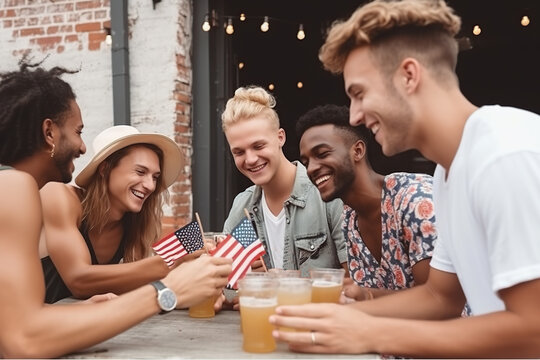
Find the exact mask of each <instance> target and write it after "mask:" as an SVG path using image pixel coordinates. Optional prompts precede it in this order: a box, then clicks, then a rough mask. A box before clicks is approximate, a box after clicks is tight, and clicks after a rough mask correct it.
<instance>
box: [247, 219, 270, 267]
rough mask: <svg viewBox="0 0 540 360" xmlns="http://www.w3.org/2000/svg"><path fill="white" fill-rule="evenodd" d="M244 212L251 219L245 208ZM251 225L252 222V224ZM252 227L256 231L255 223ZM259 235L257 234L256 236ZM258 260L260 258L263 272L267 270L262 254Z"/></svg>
mask: <svg viewBox="0 0 540 360" xmlns="http://www.w3.org/2000/svg"><path fill="white" fill-rule="evenodd" d="M244 214H246V217H247V218H248V219H249V220H251V216H249V211H247V209H246V208H244ZM252 225H253V224H252ZM253 229H254V230H255V233H257V228H256V227H255V225H253ZM258 236H259V235H258V234H257V237H258ZM259 260H261V263H262V266H263V269H264V272H268V268H267V267H266V264H265V263H264V260H263V257H262V255H261V256H260V257H259Z"/></svg>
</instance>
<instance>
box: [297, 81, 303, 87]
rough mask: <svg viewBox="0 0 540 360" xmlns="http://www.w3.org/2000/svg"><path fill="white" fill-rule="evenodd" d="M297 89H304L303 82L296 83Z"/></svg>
mask: <svg viewBox="0 0 540 360" xmlns="http://www.w3.org/2000/svg"><path fill="white" fill-rule="evenodd" d="M296 87H297V88H299V89H301V88H303V87H304V83H303V82H301V81H299V82H297V83H296Z"/></svg>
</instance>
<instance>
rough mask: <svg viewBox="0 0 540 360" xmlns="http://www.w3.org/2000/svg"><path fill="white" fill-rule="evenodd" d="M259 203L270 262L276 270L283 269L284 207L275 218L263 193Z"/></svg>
mask: <svg viewBox="0 0 540 360" xmlns="http://www.w3.org/2000/svg"><path fill="white" fill-rule="evenodd" d="M261 203H262V209H263V216H264V226H265V227H266V235H267V236H268V239H267V240H268V245H269V246H270V254H272V261H273V262H274V267H275V268H276V269H282V268H283V249H284V246H285V242H284V237H285V207H283V208H281V211H280V212H279V214H278V215H277V216H275V215H274V214H272V211H270V208H269V207H268V204H267V203H266V198H265V196H264V191H263V192H262V196H261Z"/></svg>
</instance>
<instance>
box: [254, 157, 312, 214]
mask: <svg viewBox="0 0 540 360" xmlns="http://www.w3.org/2000/svg"><path fill="white" fill-rule="evenodd" d="M292 163H293V164H294V165H296V177H295V180H294V185H293V190H292V192H291V195H290V196H289V198H288V199H287V200H286V201H285V204H289V203H290V204H292V205H294V206H298V207H301V208H304V207H306V200H307V195H308V191H309V183H310V180H309V179H308V176H307V171H306V168H305V167H304V165H302V163H300V162H299V161H296V160H295V161H292ZM305 180H307V181H305ZM261 196H262V188H261V187H260V186H255V189H254V190H253V196H252V197H251V204H249V207H250V208H251V209H253V207H255V206H258V204H259V203H260V201H261Z"/></svg>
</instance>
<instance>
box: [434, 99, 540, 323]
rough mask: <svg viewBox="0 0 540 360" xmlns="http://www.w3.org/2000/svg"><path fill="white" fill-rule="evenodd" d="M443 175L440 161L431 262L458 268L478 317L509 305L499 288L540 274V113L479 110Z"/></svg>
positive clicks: (450, 269) (443, 267) (447, 268)
mask: <svg viewBox="0 0 540 360" xmlns="http://www.w3.org/2000/svg"><path fill="white" fill-rule="evenodd" d="M445 176H446V172H445V170H444V168H442V167H441V166H440V165H439V166H437V169H436V170H435V174H434V179H433V199H434V202H435V213H436V216H437V228H438V231H439V238H438V242H437V246H436V247H435V252H434V255H433V259H432V261H431V266H433V267H434V268H436V269H439V270H443V271H447V272H453V273H456V274H457V276H458V278H459V281H460V283H461V286H462V288H463V291H464V292H465V295H466V297H467V302H468V303H469V305H470V306H471V308H472V312H473V314H474V315H481V314H485V313H489V312H494V311H500V310H504V303H503V302H502V301H501V300H500V298H499V297H498V296H497V291H499V290H501V289H505V288H509V287H511V286H514V285H517V284H519V283H522V282H525V281H529V280H533V279H538V278H540V116H538V115H536V114H533V113H531V112H527V111H524V110H519V109H515V108H510V107H500V106H484V107H482V108H480V109H478V110H477V111H475V112H474V113H473V114H472V115H471V116H470V118H469V119H468V120H467V123H466V125H465V129H464V131H463V136H462V139H461V143H460V145H459V148H458V151H457V153H456V156H455V158H454V160H453V162H452V165H451V168H450V172H449V175H448V179H446V180H445Z"/></svg>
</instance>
